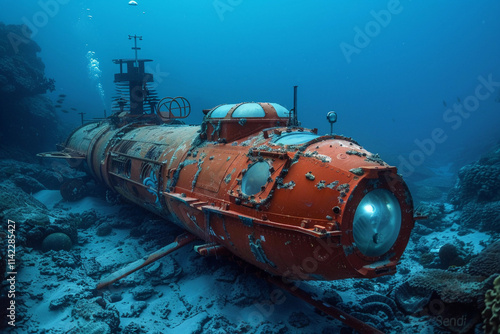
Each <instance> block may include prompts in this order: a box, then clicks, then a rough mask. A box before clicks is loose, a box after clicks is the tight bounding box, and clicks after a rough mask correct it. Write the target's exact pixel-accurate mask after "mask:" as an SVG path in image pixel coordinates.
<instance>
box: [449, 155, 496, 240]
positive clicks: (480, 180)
mask: <svg viewBox="0 0 500 334" xmlns="http://www.w3.org/2000/svg"><path fill="white" fill-rule="evenodd" d="M448 198H449V200H450V202H451V203H452V204H454V205H455V206H456V207H458V208H459V209H461V210H462V223H461V225H463V226H466V227H470V228H474V229H479V230H481V231H485V232H497V233H498V232H500V217H499V216H498V212H499V210H500V145H497V146H496V147H495V148H493V149H492V150H491V151H490V152H488V153H487V154H485V155H484V156H483V157H481V159H479V160H478V161H477V162H475V163H473V164H470V165H467V166H464V167H462V168H461V169H460V171H459V173H458V180H457V183H456V185H455V187H454V188H453V189H452V190H451V191H450V193H449V196H448Z"/></svg>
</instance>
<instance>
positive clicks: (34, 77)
mask: <svg viewBox="0 0 500 334" xmlns="http://www.w3.org/2000/svg"><path fill="white" fill-rule="evenodd" d="M27 32H28V28H27V27H26V26H23V25H5V24H3V23H0V110H2V112H1V113H0V143H1V146H2V150H3V151H4V152H3V154H2V155H0V157H5V156H4V155H5V154H6V152H7V153H9V151H12V150H13V147H19V148H22V149H23V150H25V151H27V152H30V153H35V152H39V151H40V150H44V149H53V145H54V144H55V143H56V142H57V141H59V137H58V135H57V133H58V131H57V130H58V127H59V121H58V118H57V117H56V114H55V109H54V107H53V105H52V102H51V101H50V100H49V99H48V98H47V97H45V96H43V95H41V94H45V92H47V91H53V90H54V89H55V85H54V80H53V79H48V78H46V77H45V74H44V71H45V65H44V64H43V62H42V60H41V58H40V57H38V56H37V53H38V52H40V50H41V49H40V47H39V46H38V44H37V43H36V42H34V41H33V40H31V39H30V38H26V37H25V35H26V34H27ZM9 157H12V155H9ZM17 158H19V157H17Z"/></svg>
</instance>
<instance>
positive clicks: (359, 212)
mask: <svg viewBox="0 0 500 334" xmlns="http://www.w3.org/2000/svg"><path fill="white" fill-rule="evenodd" d="M400 229H401V207H400V205H399V202H398V200H397V199H396V197H395V196H394V194H393V193H391V192H390V191H389V190H386V189H375V190H372V191H370V192H369V193H368V194H366V195H365V197H363V199H362V200H361V201H360V202H359V205H358V207H357V209H356V213H355V214H354V221H353V232H354V233H353V237H354V242H355V243H356V246H357V247H358V248H359V250H360V251H361V253H363V254H364V255H366V256H380V255H383V254H385V253H386V252H387V251H388V250H389V249H391V247H392V246H393V245H394V243H395V242H396V240H397V238H398V235H399V230H400Z"/></svg>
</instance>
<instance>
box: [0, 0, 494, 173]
mask: <svg viewBox="0 0 500 334" xmlns="http://www.w3.org/2000/svg"><path fill="white" fill-rule="evenodd" d="M137 3H138V5H137V6H131V5H129V4H128V1H113V2H103V1H70V0H64V1H62V0H59V1H57V0H53V1H49V0H47V1H19V2H11V1H4V0H2V8H4V10H2V11H1V13H0V21H3V22H5V23H16V24H19V23H24V24H27V25H28V26H29V27H30V28H31V30H32V31H33V36H32V37H33V39H34V40H35V41H36V42H37V43H38V44H39V45H40V46H41V48H42V51H41V53H40V56H41V57H42V60H43V61H44V63H45V64H46V76H47V77H50V78H54V79H55V80H56V88H57V90H56V91H55V92H53V96H54V99H56V98H57V94H61V93H63V94H67V95H68V97H67V99H68V102H70V103H71V104H73V105H74V106H75V107H77V108H78V109H79V110H80V111H84V112H86V113H87V116H88V117H100V116H101V115H102V113H103V109H107V110H108V111H109V109H110V105H111V96H112V95H113V90H114V84H113V73H115V72H116V71H117V66H116V65H114V64H113V63H112V62H111V60H112V59H116V58H126V57H133V52H132V51H131V50H130V48H131V46H132V41H130V40H128V35H129V34H137V35H141V36H142V37H143V40H142V41H141V42H140V43H139V46H140V47H141V48H142V50H140V51H139V57H142V58H149V59H153V60H154V63H152V65H151V69H150V70H152V72H153V73H154V74H156V80H157V90H158V92H159V95H160V96H177V95H182V96H185V97H186V98H188V99H189V100H190V102H191V104H192V107H193V112H192V114H191V116H190V118H189V119H188V122H189V123H192V124H194V123H199V122H200V121H201V119H202V113H201V110H202V109H206V108H211V107H214V106H216V105H218V104H221V103H234V102H241V101H272V102H277V103H281V104H283V105H285V106H287V107H288V108H291V107H292V86H293V85H298V86H299V97H298V99H299V100H298V112H299V119H300V121H301V122H302V125H304V126H306V127H310V128H314V127H316V128H318V129H319V132H320V133H327V132H329V124H328V123H327V122H326V119H325V115H326V113H327V112H328V111H330V110H335V111H336V112H337V113H338V115H339V121H338V123H337V124H335V127H334V132H336V133H341V134H344V135H347V136H351V137H353V138H354V139H356V140H357V141H358V142H360V143H361V144H362V145H364V146H365V147H366V148H367V149H368V150H371V151H373V152H378V153H380V154H381V156H382V157H383V158H385V159H386V160H387V161H388V162H389V163H391V164H395V165H400V166H402V165H404V162H405V161H410V163H411V164H412V165H414V166H416V167H418V165H424V166H425V165H427V164H429V163H430V164H432V165H434V166H439V165H441V164H447V163H448V162H450V161H456V160H457V159H458V160H460V161H461V162H462V161H463V160H468V161H472V160H473V159H475V158H477V157H478V156H479V155H480V154H481V153H483V152H484V151H485V150H487V148H488V147H490V146H491V145H492V144H493V143H495V142H496V141H497V140H498V130H497V128H498V124H499V120H500V116H499V113H498V109H499V107H500V104H498V98H499V91H500V87H499V84H498V82H500V64H499V62H498V59H499V57H500V46H499V45H498V43H496V41H497V40H498V35H499V31H500V22H499V21H498V19H497V14H498V12H499V10H500V3H499V2H498V1H494V0H490V1H477V2H474V3H471V2H468V1H454V2H453V3H450V2H445V1H438V2H435V1H425V2H417V1H408V0H401V1H370V2H369V3H368V2H367V3H364V2H360V1H356V2H347V1H335V2H333V1H311V2H305V1H293V0H292V1H284V0H283V1H272V2H269V1H263V0H257V1H255V0H254V1H249V0H232V1H229V0H214V1H196V0H183V1H168V2H163V1H138V2H137ZM89 52H92V53H93V54H94V58H95V59H96V60H97V61H98V62H99V70H100V71H101V73H100V78H99V79H98V80H96V79H95V78H90V77H89V69H88V65H89V59H88V58H87V54H88V53H89ZM478 78H484V79H485V80H487V81H488V80H489V81H491V82H492V86H491V87H488V88H490V90H491V91H489V90H486V91H485V92H484V94H488V96H487V97H486V98H483V99H482V100H479V101H478V103H475V102H477V101H476V100H477V99H473V98H470V99H469V100H466V98H467V97H470V96H472V97H475V95H476V92H475V90H476V88H477V87H478V85H480V84H481V82H482V81H481V80H480V79H478ZM488 78H489V79H488ZM98 84H101V85H102V90H99V89H98V88H96V86H97V85H98ZM101 92H103V96H102V99H101V96H100V95H101ZM495 99H497V101H495ZM459 101H461V102H459ZM464 102H467V103H469V104H470V107H468V109H470V110H471V111H468V109H467V110H465V112H463V114H460V113H458V112H456V111H453V105H454V104H456V103H458V104H463V103H464ZM445 104H446V105H445ZM476 104H477V105H476ZM448 109H452V110H451V111H448ZM447 111H448V112H447ZM87 116H86V117H87ZM61 117H64V118H66V119H67V120H68V121H74V123H75V124H78V121H79V116H78V115H74V114H72V115H61ZM436 128H437V129H442V130H443V131H442V132H443V133H442V134H441V136H438V137H439V138H440V139H441V140H440V141H442V142H440V143H437V142H436V141H435V140H433V138H432V132H433V130H434V129H436ZM443 139H444V140H443ZM429 140H433V141H434V142H435V148H433V145H432V144H430V143H429ZM415 141H420V142H422V143H424V144H422V145H423V147H424V149H422V148H421V146H419V145H417V144H416V143H415ZM425 143H427V149H425V147H426V145H425ZM415 150H417V151H420V152H423V154H419V153H414V151H415ZM412 152H413V153H414V154H413V156H411V154H412ZM402 167H404V166H402ZM406 169H411V168H406ZM402 171H403V172H405V168H402ZM407 174H410V173H407Z"/></svg>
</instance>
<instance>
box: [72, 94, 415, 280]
mask: <svg viewBox="0 0 500 334" xmlns="http://www.w3.org/2000/svg"><path fill="white" fill-rule="evenodd" d="M241 105H242V104H239V105H234V106H232V107H231V108H229V109H228V110H229V111H228V112H227V115H225V116H224V117H219V118H211V117H210V116H211V114H212V112H209V113H208V115H207V116H205V120H204V122H203V124H202V126H201V127H200V126H185V125H155V124H150V123H148V122H143V123H134V124H128V125H126V126H123V127H116V126H113V125H112V124H110V122H108V121H104V122H101V123H99V124H90V125H85V126H83V127H81V128H80V129H79V130H77V131H75V132H74V133H73V134H72V136H71V137H70V138H69V139H68V141H67V142H66V146H65V148H64V149H65V150H72V151H74V152H78V153H79V154H80V155H83V156H85V157H86V158H87V159H86V162H87V167H88V168H89V169H90V171H91V174H92V175H94V176H95V177H97V178H98V179H99V180H101V181H103V182H104V183H106V184H107V185H108V186H109V187H111V188H112V189H114V190H115V191H116V192H118V193H119V194H121V195H122V196H124V197H125V198H127V199H129V200H130V201H132V202H134V203H136V204H138V205H141V206H143V207H145V208H146V209H148V210H150V211H152V212H155V213H157V214H159V215H161V216H163V217H165V218H166V219H169V220H170V221H172V222H174V223H176V224H178V225H179V226H181V227H183V228H185V229H186V230H187V231H189V232H190V233H193V234H195V235H196V236H198V237H199V238H201V239H204V240H206V241H207V242H209V243H215V244H218V245H221V246H222V247H224V248H225V249H227V250H228V251H230V252H232V253H233V254H235V255H237V256H238V257H240V258H242V259H244V260H245V261H247V262H250V263H252V264H254V265H256V266H257V267H259V268H261V269H263V270H265V271H267V272H269V273H272V274H274V275H280V276H286V277H289V278H291V279H301V280H318V279H319V280H333V279H341V278H348V277H367V278H370V277H377V276H382V275H386V274H393V273H394V272H395V270H396V265H397V263H398V261H399V259H400V257H401V255H402V253H403V251H404V249H405V247H406V244H407V242H408V240H409V236H410V232H411V229H412V228H413V225H414V219H413V203H412V200H411V196H410V194H409V192H408V189H407V187H406V185H405V184H404V182H403V180H402V179H401V178H400V176H399V175H397V173H396V168H395V167H391V166H388V165H387V164H386V163H384V162H383V161H382V160H380V158H378V156H376V155H373V154H371V153H370V152H368V151H366V150H365V149H363V148H362V147H361V146H359V145H358V144H357V143H356V142H354V141H353V140H351V139H349V138H345V137H339V136H323V137H319V136H316V135H315V134H314V132H313V131H311V130H308V129H304V128H299V127H295V128H287V127H284V126H277V127H273V128H269V125H270V124H271V123H273V124H278V125H279V124H286V122H287V120H288V117H287V116H285V117H279V116H278V114H277V112H276V111H275V109H274V108H275V107H274V106H273V105H271V104H269V103H262V104H259V105H260V106H261V107H262V109H263V110H264V111H265V116H264V117H254V118H245V117H240V118H234V117H233V116H232V115H234V114H235V113H236V110H237V109H238V108H239V107H240V106H241ZM254 105H256V104H254ZM252 107H255V108H258V106H252ZM276 108H278V107H276ZM282 116H283V115H282ZM243 118H245V119H247V121H245V122H243V121H241V120H242V119H243ZM294 136H296V137H298V136H306V139H307V140H303V141H301V140H298V143H295V144H286V143H285V144H283V143H280V142H279V139H280V138H294ZM236 138H237V139H236ZM259 170H260V171H259ZM247 173H248V174H249V175H250V174H252V173H255V174H256V176H251V175H250V176H249V175H247V176H245V175H246V174H247ZM259 173H260V174H259ZM262 173H264V174H265V175H264V176H262V175H261V174H262ZM255 178H261V179H262V180H260V181H259V180H255ZM245 182H246V185H245ZM259 182H260V183H259ZM248 184H250V186H248ZM376 189H385V190H387V191H388V192H390V193H391V194H393V195H394V196H395V198H396V199H397V202H398V204H399V206H400V209H401V227H400V231H399V234H398V235H397V239H396V240H395V241H394V244H393V245H392V246H391V247H390V248H389V249H388V250H387V251H385V252H384V253H383V254H377V256H367V255H365V254H363V252H362V251H360V249H359V248H358V247H357V245H356V242H355V240H354V236H353V235H354V228H353V220H354V216H355V213H356V209H357V208H358V206H359V204H360V201H361V200H362V199H363V198H364V196H365V195H366V194H367V193H370V192H371V191H373V190H376ZM249 193H250V194H249ZM373 238H374V240H375V238H379V235H378V234H376V233H374V234H373Z"/></svg>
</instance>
